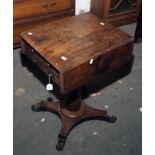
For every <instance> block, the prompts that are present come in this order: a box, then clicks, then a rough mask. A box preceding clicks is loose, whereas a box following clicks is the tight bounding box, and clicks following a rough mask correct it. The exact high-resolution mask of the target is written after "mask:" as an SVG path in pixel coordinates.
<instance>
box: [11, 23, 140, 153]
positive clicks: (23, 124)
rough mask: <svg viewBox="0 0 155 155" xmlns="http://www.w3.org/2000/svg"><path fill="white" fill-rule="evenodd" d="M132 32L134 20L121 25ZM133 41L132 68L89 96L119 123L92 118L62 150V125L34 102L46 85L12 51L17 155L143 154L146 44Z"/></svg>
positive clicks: (43, 96)
mask: <svg viewBox="0 0 155 155" xmlns="http://www.w3.org/2000/svg"><path fill="white" fill-rule="evenodd" d="M120 28H121V29H122V30H124V31H126V32H128V33H130V34H131V35H133V34H134V31H135V24H131V25H127V26H123V27H120ZM141 46H142V45H141V43H139V44H135V46H134V62H133V66H132V70H131V72H130V73H129V74H128V75H126V76H124V77H122V78H121V79H118V80H117V81H115V82H113V83H111V84H110V85H107V86H106V87H104V88H102V89H101V90H100V92H101V95H100V96H96V97H92V96H90V97H87V98H85V102H86V103H87V104H89V105H91V106H94V107H97V108H101V109H107V110H108V113H109V114H115V115H116V116H117V122H116V123H115V124H110V123H107V122H104V121H95V120H93V121H88V122H85V123H82V124H80V125H79V126H77V127H76V128H74V129H73V130H72V131H71V133H70V135H69V136H68V139H67V142H66V145H65V148H64V150H63V152H58V151H57V150H56V149H55V146H56V144H57V140H58V139H57V135H58V133H59V129H60V126H61V122H60V120H59V118H58V117H57V116H56V115H54V114H51V113H48V112H41V113H35V112H32V111H31V109H30V107H31V105H32V104H34V103H37V102H38V101H40V100H43V99H46V98H48V97H53V98H54V99H55V100H57V98H56V97H55V96H53V95H52V94H51V93H49V92H47V91H46V90H45V85H43V83H42V82H41V81H40V80H39V79H38V78H36V77H35V76H34V75H33V73H31V72H30V71H29V70H28V69H27V68H26V67H23V66H22V65H21V61H20V55H19V51H20V49H15V50H14V53H13V55H14V155H61V154H63V155H103V154H104V155H141V154H142V113H141V109H140V108H141V106H142V105H141V104H142V100H141V97H142V70H141V69H142V49H141Z"/></svg>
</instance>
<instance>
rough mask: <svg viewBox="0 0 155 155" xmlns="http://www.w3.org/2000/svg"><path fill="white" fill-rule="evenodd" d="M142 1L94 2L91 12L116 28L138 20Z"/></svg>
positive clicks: (102, 0) (99, 0) (108, 0)
mask: <svg viewBox="0 0 155 155" xmlns="http://www.w3.org/2000/svg"><path fill="white" fill-rule="evenodd" d="M141 3H142V0H92V1H91V12H92V13H94V14H95V15H97V16H99V17H100V18H101V19H103V20H104V21H106V22H110V23H112V24H114V25H116V26H119V25H124V24H129V23H133V22H135V21H136V20H137V17H138V14H139V10H140V6H141Z"/></svg>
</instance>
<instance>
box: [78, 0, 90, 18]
mask: <svg viewBox="0 0 155 155" xmlns="http://www.w3.org/2000/svg"><path fill="white" fill-rule="evenodd" d="M90 2H91V0H76V10H75V14H76V15H79V14H80V13H84V12H89V11H90Z"/></svg>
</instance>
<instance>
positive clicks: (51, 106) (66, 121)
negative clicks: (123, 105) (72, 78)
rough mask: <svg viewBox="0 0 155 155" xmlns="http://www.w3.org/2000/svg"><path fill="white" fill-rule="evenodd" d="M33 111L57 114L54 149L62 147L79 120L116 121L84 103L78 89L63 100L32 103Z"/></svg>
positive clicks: (114, 118) (61, 148)
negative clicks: (58, 125)
mask: <svg viewBox="0 0 155 155" xmlns="http://www.w3.org/2000/svg"><path fill="white" fill-rule="evenodd" d="M32 110H33V111H36V112H37V111H49V112H52V113H55V114H57V115H58V116H59V117H60V119H61V121H62V126H61V129H60V133H59V135H58V139H59V140H58V144H57V146H56V149H57V150H59V151H61V150H63V148H64V145H65V142H66V138H67V136H68V134H69V132H70V131H71V129H72V128H73V127H75V126H76V125H78V124H79V123H81V122H84V121H88V120H94V119H96V120H104V121H107V122H110V123H114V122H115V121H116V117H115V116H109V115H107V112H106V111H104V110H99V109H95V108H92V107H90V106H88V105H86V104H85V103H84V102H83V101H82V99H81V94H80V91H78V90H75V91H72V92H71V93H70V94H69V95H67V96H66V98H65V100H63V101H60V102H52V101H41V102H40V103H38V104H35V105H32Z"/></svg>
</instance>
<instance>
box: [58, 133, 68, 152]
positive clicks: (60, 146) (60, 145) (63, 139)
mask: <svg viewBox="0 0 155 155" xmlns="http://www.w3.org/2000/svg"><path fill="white" fill-rule="evenodd" d="M58 138H59V140H58V144H57V146H56V149H57V150H58V151H62V150H63V149H64V146H65V142H66V137H65V136H61V135H59V136H58Z"/></svg>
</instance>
